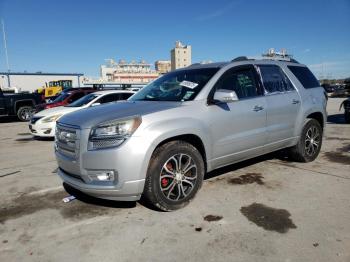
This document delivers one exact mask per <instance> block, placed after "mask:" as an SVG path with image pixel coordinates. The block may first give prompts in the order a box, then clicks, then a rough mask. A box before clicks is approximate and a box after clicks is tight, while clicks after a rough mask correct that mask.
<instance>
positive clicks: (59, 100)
mask: <svg viewBox="0 0 350 262" xmlns="http://www.w3.org/2000/svg"><path fill="white" fill-rule="evenodd" d="M69 96H70V93H61V94H60V95H59V96H58V97H56V99H55V100H53V101H52V102H53V103H58V102H62V101H63V100H65V99H66V98H67V97H69Z"/></svg>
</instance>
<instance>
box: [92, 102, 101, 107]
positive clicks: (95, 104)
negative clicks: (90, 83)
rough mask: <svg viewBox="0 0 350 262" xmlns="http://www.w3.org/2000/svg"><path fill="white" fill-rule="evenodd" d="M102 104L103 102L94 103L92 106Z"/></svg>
mask: <svg viewBox="0 0 350 262" xmlns="http://www.w3.org/2000/svg"><path fill="white" fill-rule="evenodd" d="M98 105H101V103H93V104H92V105H91V106H98Z"/></svg>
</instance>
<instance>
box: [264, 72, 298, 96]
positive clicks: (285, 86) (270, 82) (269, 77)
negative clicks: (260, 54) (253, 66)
mask: <svg viewBox="0 0 350 262" xmlns="http://www.w3.org/2000/svg"><path fill="white" fill-rule="evenodd" d="M259 69H260V73H261V77H262V80H263V84H264V87H265V91H266V93H268V94H270V93H283V92H287V91H293V90H294V87H293V85H292V83H291V82H290V81H289V79H288V77H287V76H286V74H285V73H284V72H283V71H282V69H281V68H280V67H279V66H276V65H260V66H259Z"/></svg>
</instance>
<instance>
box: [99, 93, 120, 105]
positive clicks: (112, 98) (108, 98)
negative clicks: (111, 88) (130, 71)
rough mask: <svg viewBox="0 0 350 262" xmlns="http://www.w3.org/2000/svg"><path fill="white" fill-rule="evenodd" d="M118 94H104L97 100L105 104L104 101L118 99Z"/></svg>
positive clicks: (109, 101)
mask: <svg viewBox="0 0 350 262" xmlns="http://www.w3.org/2000/svg"><path fill="white" fill-rule="evenodd" d="M120 99H121V98H120V94H110V95H105V96H104V97H102V98H101V99H100V100H99V102H100V103H101V104H105V103H111V102H115V101H118V100H120Z"/></svg>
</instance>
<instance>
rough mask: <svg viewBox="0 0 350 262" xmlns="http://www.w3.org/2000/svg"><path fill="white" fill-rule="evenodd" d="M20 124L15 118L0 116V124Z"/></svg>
mask: <svg viewBox="0 0 350 262" xmlns="http://www.w3.org/2000/svg"><path fill="white" fill-rule="evenodd" d="M13 122H21V121H19V119H18V118H17V117H16V116H1V117H0V123H13Z"/></svg>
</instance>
